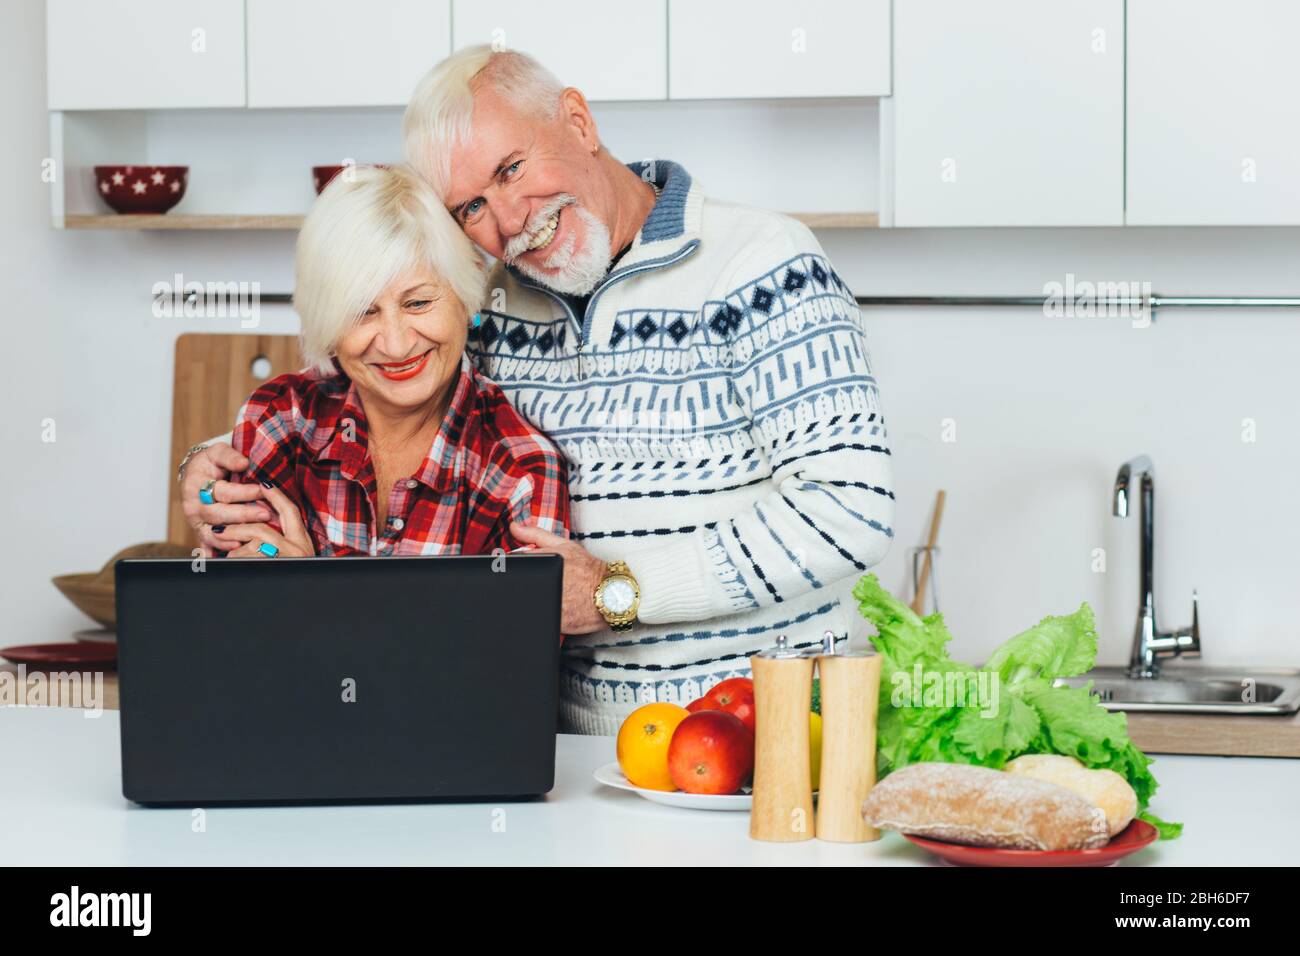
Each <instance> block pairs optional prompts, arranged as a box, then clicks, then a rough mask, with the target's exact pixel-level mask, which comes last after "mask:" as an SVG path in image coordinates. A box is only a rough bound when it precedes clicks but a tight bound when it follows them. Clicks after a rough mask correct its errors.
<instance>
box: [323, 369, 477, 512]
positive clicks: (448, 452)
mask: <svg viewBox="0 0 1300 956" xmlns="http://www.w3.org/2000/svg"><path fill="white" fill-rule="evenodd" d="M340 374H342V372H341V370H340ZM476 374H477V372H476V371H475V369H474V365H473V363H471V362H470V360H469V357H468V355H464V354H462V355H461V357H460V376H459V378H458V379H457V380H456V386H455V389H454V390H453V392H452V396H451V402H449V403H448V405H447V411H446V413H445V414H444V415H443V416H442V424H441V425H439V426H438V434H437V435H436V436H435V437H434V439H433V446H432V447H431V448H430V450H429V453H428V454H426V455H425V456H424V464H423V465H422V466H421V467H420V471H419V472H418V473H417V474H416V475H415V476H414V477H415V479H416V480H417V481H419V482H421V483H423V484H424V485H426V486H428V487H429V488H430V489H431V490H432V491H434V492H436V493H439V494H441V493H445V492H448V491H450V490H451V489H452V488H454V487H455V485H456V480H457V479H458V478H459V477H460V472H461V464H462V462H461V460H460V454H459V452H460V446H461V438H462V437H463V435H464V432H465V420H466V418H467V416H468V413H469V411H470V409H471V407H472V405H473V396H474V395H475V394H476V393H477V392H478V387H477V384H476V382H475V376H476ZM349 429H350V430H351V434H349ZM369 436H370V429H369V425H368V423H367V422H366V412H365V409H364V408H363V407H362V405H361V395H360V393H359V391H358V390H357V383H356V382H353V381H352V380H350V379H349V380H348V391H347V395H346V396H345V397H344V399H343V408H342V410H341V411H340V412H339V417H338V419H337V420H336V421H335V423H334V434H333V435H331V436H330V440H329V442H328V443H327V444H326V445H325V447H324V448H323V449H322V450H321V452H320V455H319V456H318V458H319V459H320V460H321V461H337V462H338V463H339V471H340V472H342V474H343V476H344V477H345V478H349V479H351V480H354V481H361V482H363V483H365V484H366V485H370V484H373V483H374V469H373V468H371V467H370V442H369Z"/></svg>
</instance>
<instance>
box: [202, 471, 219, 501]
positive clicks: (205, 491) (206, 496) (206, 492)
mask: <svg viewBox="0 0 1300 956" xmlns="http://www.w3.org/2000/svg"><path fill="white" fill-rule="evenodd" d="M216 483H217V479H215V478H213V479H212V480H211V481H209V482H208V483H207V484H206V485H204V486H203V487H202V488H200V489H199V501H201V502H203V503H204V504H205V505H215V504H216V503H217V499H216V498H214V497H212V486H213V485H215V484H216Z"/></svg>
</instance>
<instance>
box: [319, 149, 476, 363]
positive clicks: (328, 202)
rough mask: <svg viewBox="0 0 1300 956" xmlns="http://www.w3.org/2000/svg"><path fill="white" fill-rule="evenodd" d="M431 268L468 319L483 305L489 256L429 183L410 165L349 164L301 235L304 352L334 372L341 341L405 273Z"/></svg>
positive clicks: (329, 187) (321, 201)
mask: <svg viewBox="0 0 1300 956" xmlns="http://www.w3.org/2000/svg"><path fill="white" fill-rule="evenodd" d="M419 267H428V268H429V269H431V270H432V271H433V272H434V273H435V274H436V275H437V276H438V277H439V278H440V279H441V280H442V281H443V282H445V283H446V284H447V285H448V286H449V287H450V288H451V290H452V291H453V292H454V293H455V294H456V298H458V299H460V302H461V305H463V306H464V307H465V313H466V317H467V321H468V316H469V314H470V313H472V312H475V311H477V310H478V308H479V306H480V305H481V304H482V302H483V293H484V286H485V284H486V282H487V273H486V269H485V264H484V261H483V257H482V255H481V254H480V253H479V251H478V250H477V249H475V248H474V244H473V243H472V242H470V240H469V238H468V237H467V236H466V235H465V234H464V233H463V232H461V231H460V227H459V226H457V225H456V222H455V220H453V219H452V217H451V214H450V213H448V212H447V210H446V209H444V208H443V205H442V203H441V202H440V201H439V200H438V197H437V196H436V195H434V192H433V190H432V189H430V188H429V185H428V183H426V182H424V181H423V180H422V179H421V178H420V177H419V176H417V175H416V174H415V173H414V171H412V170H411V169H409V168H408V167H406V166H393V167H391V168H389V169H384V168H381V167H378V166H354V167H347V168H345V169H344V170H343V171H342V172H341V173H339V174H338V175H337V176H335V177H334V179H333V181H331V182H330V184H329V185H328V186H326V187H325V190H324V191H323V192H322V193H321V194H320V196H319V197H318V198H317V200H316V203H315V205H313V206H312V208H311V212H309V213H308V214H307V218H306V220H305V221H304V222H303V225H302V231H301V232H300V233H299V234H298V249H297V259H296V263H295V269H294V271H295V278H294V285H295V288H294V293H293V304H294V308H295V309H296V310H297V312H298V316H299V317H300V318H301V319H302V333H301V338H302V352H303V357H304V358H305V359H306V360H307V361H308V362H309V363H311V364H312V365H315V366H316V367H317V368H319V369H321V370H322V371H324V372H330V371H332V370H333V367H334V366H333V363H332V362H331V358H332V357H333V355H334V353H335V351H336V349H337V347H338V343H339V342H340V340H342V338H343V336H344V335H345V334H346V333H347V332H348V330H349V329H350V328H352V326H353V324H354V323H355V322H356V321H357V320H358V319H359V318H360V317H361V315H362V314H363V313H364V312H365V311H366V310H367V309H368V308H370V306H371V304H372V303H373V302H374V301H375V300H376V299H377V298H378V297H379V296H380V295H381V294H382V293H383V291H384V289H385V288H387V287H388V284H389V283H390V282H392V281H393V279H395V278H396V277H397V276H399V275H401V274H402V273H403V272H406V271H408V270H410V269H413V268H419Z"/></svg>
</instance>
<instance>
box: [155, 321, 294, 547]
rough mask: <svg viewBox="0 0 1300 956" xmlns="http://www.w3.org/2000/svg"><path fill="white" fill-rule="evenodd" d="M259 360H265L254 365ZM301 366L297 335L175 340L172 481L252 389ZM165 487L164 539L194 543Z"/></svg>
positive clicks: (174, 496)
mask: <svg viewBox="0 0 1300 956" xmlns="http://www.w3.org/2000/svg"><path fill="white" fill-rule="evenodd" d="M259 359H265V360H266V361H265V362H262V363H259V362H258V360H259ZM255 363H256V364H257V369H256V372H255V370H254V366H255ZM303 365H304V363H303V361H302V358H301V356H300V355H299V354H298V337H297V336H296V335H204V334H198V333H190V334H187V335H182V336H180V337H179V338H178V339H177V340H176V364H175V366H174V369H173V373H172V444H171V459H170V461H169V468H170V469H171V472H170V473H171V474H173V476H174V471H175V468H176V465H177V464H178V463H179V462H180V460H181V459H182V458H184V457H185V452H186V451H187V450H188V449H189V447H190V446H191V445H194V444H196V443H198V442H201V441H206V440H207V439H209V438H212V437H214V436H216V435H222V434H225V433H226V432H228V431H230V430H231V428H233V427H234V425H235V416H236V415H237V414H238V413H239V409H240V406H242V405H243V404H244V402H245V401H246V400H247V399H248V396H249V395H250V394H251V393H252V391H253V389H255V388H256V387H257V386H258V385H260V384H261V383H262V382H263V381H265V380H266V379H268V378H274V377H275V376H276V375H283V374H284V373H285V372H295V371H297V370H298V369H300V368H302V367H303ZM264 366H265V367H264ZM257 372H264V373H265V374H260V375H259V374H257ZM167 485H168V504H167V540H168V541H174V542H176V543H177V544H186V545H188V544H193V543H194V532H193V531H192V529H191V528H190V527H189V525H187V524H186V523H185V515H184V514H183V513H182V512H181V502H180V485H178V484H177V483H176V482H175V481H174V480H172V481H168V483H167Z"/></svg>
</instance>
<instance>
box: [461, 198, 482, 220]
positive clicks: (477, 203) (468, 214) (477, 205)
mask: <svg viewBox="0 0 1300 956" xmlns="http://www.w3.org/2000/svg"><path fill="white" fill-rule="evenodd" d="M482 208H483V200H481V199H471V200H470V201H469V202H467V203H465V208H464V209H462V210H461V211H460V214H461V216H462V217H464V218H465V219H472V218H474V217H475V216H477V215H478V214H479V212H480V211H481V210H482Z"/></svg>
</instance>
